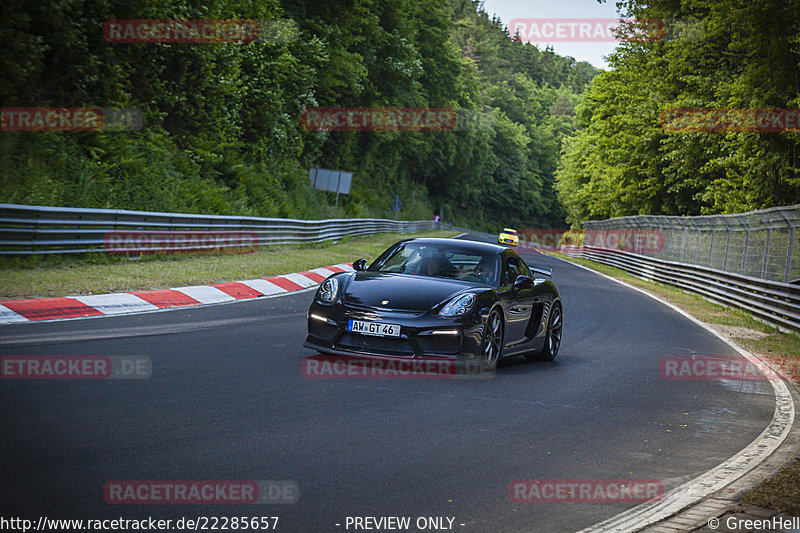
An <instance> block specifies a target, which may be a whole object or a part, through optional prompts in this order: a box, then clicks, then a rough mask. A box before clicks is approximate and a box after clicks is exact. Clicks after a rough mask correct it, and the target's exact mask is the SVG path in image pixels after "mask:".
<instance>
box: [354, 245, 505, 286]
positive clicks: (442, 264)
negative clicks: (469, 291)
mask: <svg viewBox="0 0 800 533" xmlns="http://www.w3.org/2000/svg"><path fill="white" fill-rule="evenodd" d="M369 270H370V271H373V272H394V273H397V274H414V275H417V276H430V277H440V278H450V279H457V280H462V281H474V282H477V283H485V284H487V285H495V284H496V282H497V280H498V279H499V272H500V257H499V256H498V255H497V254H494V253H488V254H485V253H481V252H478V251H475V250H471V249H468V248H461V247H458V246H453V245H447V244H422V243H405V244H401V245H399V246H397V247H396V248H392V249H390V250H388V251H387V252H385V253H384V254H383V255H382V256H381V257H379V258H378V259H377V260H376V261H375V262H374V263H373V264H372V265H371V266H370V267H369Z"/></svg>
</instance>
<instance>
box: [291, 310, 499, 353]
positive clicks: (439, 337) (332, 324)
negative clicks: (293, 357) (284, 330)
mask: <svg viewBox="0 0 800 533" xmlns="http://www.w3.org/2000/svg"><path fill="white" fill-rule="evenodd" d="M349 320H363V321H380V322H384V323H387V324H398V325H400V336H399V337H378V336H373V335H363V334H359V333H353V332H350V331H347V325H348V321H349ZM483 331H484V328H483V324H482V321H481V320H479V319H475V318H474V317H472V316H470V317H458V318H445V317H440V316H438V315H431V314H429V313H413V312H405V311H390V310H385V311H384V310H373V309H366V308H355V307H350V306H343V305H339V304H335V305H323V304H320V303H319V302H316V301H315V302H313V303H312V304H311V306H310V307H309V310H308V336H307V337H306V341H305V343H304V344H303V346H305V347H307V348H311V349H313V350H317V351H319V352H323V353H330V354H335V355H358V356H367V357H369V356H374V357H395V358H404V359H415V358H432V357H435V358H443V359H449V360H464V359H465V360H478V359H480V354H481V346H482V343H483Z"/></svg>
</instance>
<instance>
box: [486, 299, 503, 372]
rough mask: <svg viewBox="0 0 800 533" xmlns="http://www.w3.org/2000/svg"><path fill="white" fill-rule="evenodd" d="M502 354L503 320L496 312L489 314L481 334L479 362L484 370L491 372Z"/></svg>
mask: <svg viewBox="0 0 800 533" xmlns="http://www.w3.org/2000/svg"><path fill="white" fill-rule="evenodd" d="M502 354H503V319H502V317H501V316H500V313H499V312H498V311H497V310H494V311H492V312H491V313H489V318H487V319H486V330H485V332H484V334H483V346H482V347H481V360H482V362H483V368H484V370H489V371H493V370H494V369H495V368H497V362H498V361H499V360H500V356H501V355H502Z"/></svg>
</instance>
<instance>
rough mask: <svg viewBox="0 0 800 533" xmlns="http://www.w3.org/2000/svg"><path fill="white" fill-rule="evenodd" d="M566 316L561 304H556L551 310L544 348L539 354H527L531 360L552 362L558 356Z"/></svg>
mask: <svg viewBox="0 0 800 533" xmlns="http://www.w3.org/2000/svg"><path fill="white" fill-rule="evenodd" d="M563 318H564V314H563V312H562V311H561V304H560V303H558V302H555V303H554V304H553V307H551V308H550V319H549V320H548V321H547V322H548V323H547V333H546V334H545V338H544V346H542V349H541V350H540V351H538V352H535V353H532V354H526V356H525V357H527V358H528V359H529V360H540V361H552V360H553V359H555V358H556V355H558V349H559V348H560V347H561V328H562V325H563Z"/></svg>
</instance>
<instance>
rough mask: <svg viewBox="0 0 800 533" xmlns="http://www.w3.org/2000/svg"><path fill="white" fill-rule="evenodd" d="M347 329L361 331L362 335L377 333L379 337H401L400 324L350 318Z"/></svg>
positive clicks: (354, 331) (355, 331)
mask: <svg viewBox="0 0 800 533" xmlns="http://www.w3.org/2000/svg"><path fill="white" fill-rule="evenodd" d="M347 331H352V332H353V333H361V334H362V335H375V336H377V337H399V336H400V325H399V324H385V323H383V322H364V321H363V320H348V321H347Z"/></svg>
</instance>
